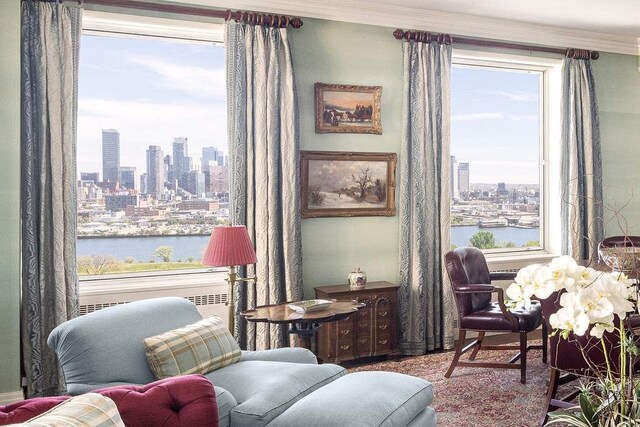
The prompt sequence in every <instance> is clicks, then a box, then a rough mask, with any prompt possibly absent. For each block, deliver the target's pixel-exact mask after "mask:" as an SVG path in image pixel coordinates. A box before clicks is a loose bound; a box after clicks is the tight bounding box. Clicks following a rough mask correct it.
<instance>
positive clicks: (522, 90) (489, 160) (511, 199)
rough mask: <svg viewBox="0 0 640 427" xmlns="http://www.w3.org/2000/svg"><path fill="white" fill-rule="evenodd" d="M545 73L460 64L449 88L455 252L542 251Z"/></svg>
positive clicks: (515, 66) (496, 64)
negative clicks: (474, 249)
mask: <svg viewBox="0 0 640 427" xmlns="http://www.w3.org/2000/svg"><path fill="white" fill-rule="evenodd" d="M547 72H548V70H547V69H546V68H545V67H541V66H533V65H525V64H522V63H517V62H513V63H510V62H509V61H508V60H504V59H503V60H501V61H482V60H464V59H456V60H455V61H454V66H453V69H452V84H451V93H452V95H451V97H452V108H451V172H450V173H451V201H452V203H451V244H452V246H453V247H459V246H475V247H478V248H481V249H483V250H486V251H493V252H505V251H531V250H541V249H544V248H545V235H546V234H545V225H546V223H545V220H546V218H545V215H544V212H545V206H544V203H545V197H544V192H545V189H544V183H545V170H544V156H545V117H546V115H545V111H544V110H545V108H544V106H545V100H544V97H545V95H544V94H545V93H546V91H545V85H546V82H547V80H548V79H547V76H546V73H547Z"/></svg>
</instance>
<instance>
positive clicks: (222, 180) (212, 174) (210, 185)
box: [204, 165, 229, 193]
mask: <svg viewBox="0 0 640 427" xmlns="http://www.w3.org/2000/svg"><path fill="white" fill-rule="evenodd" d="M204 186H205V191H206V192H207V193H225V192H228V191H229V168H228V167H226V166H214V165H211V166H209V167H208V168H207V169H206V170H205V172H204Z"/></svg>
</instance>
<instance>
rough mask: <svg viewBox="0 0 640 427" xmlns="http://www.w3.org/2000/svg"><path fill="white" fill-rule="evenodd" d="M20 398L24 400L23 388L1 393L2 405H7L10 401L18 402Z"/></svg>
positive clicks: (0, 400) (0, 402)
mask: <svg viewBox="0 0 640 427" xmlns="http://www.w3.org/2000/svg"><path fill="white" fill-rule="evenodd" d="M19 400H24V394H22V390H19V391H10V392H8V393H0V405H7V404H9V403H13V402H18V401H19Z"/></svg>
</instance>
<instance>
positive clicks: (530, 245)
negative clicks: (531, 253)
mask: <svg viewBox="0 0 640 427" xmlns="http://www.w3.org/2000/svg"><path fill="white" fill-rule="evenodd" d="M522 247H523V248H539V247H540V240H529V241H527V242H526V243H525V244H524V245H522Z"/></svg>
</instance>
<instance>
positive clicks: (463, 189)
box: [458, 163, 470, 199]
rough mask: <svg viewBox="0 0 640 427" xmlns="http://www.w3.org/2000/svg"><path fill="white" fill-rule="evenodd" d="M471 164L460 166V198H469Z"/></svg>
mask: <svg viewBox="0 0 640 427" xmlns="http://www.w3.org/2000/svg"><path fill="white" fill-rule="evenodd" d="M469 188H470V186H469V163H459V164H458V191H459V192H460V197H462V198H464V199H467V198H468V197H469Z"/></svg>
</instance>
